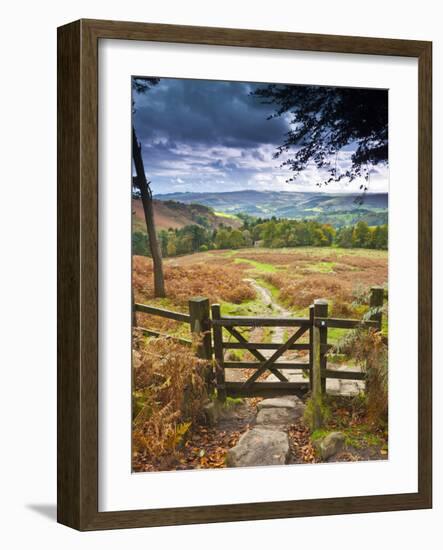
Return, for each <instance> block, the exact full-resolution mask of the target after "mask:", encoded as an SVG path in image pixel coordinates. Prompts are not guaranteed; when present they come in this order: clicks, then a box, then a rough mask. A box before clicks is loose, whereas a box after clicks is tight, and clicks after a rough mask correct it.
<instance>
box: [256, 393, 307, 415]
mask: <svg viewBox="0 0 443 550" xmlns="http://www.w3.org/2000/svg"><path fill="white" fill-rule="evenodd" d="M299 406H301V407H303V406H304V405H303V401H302V400H301V399H300V398H299V397H297V396H296V395H288V396H285V397H274V398H272V399H263V401H260V403H258V404H257V409H258V410H259V411H260V410H261V409H272V408H274V407H275V408H280V409H294V408H296V407H299Z"/></svg>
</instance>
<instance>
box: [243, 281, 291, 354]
mask: <svg viewBox="0 0 443 550" xmlns="http://www.w3.org/2000/svg"><path fill="white" fill-rule="evenodd" d="M244 280H245V281H246V282H248V283H249V284H250V285H251V286H252V287H253V288H254V290H255V291H256V293H257V295H258V296H259V297H260V299H261V301H262V302H263V305H264V308H263V312H269V311H271V312H272V314H274V315H275V316H279V317H290V315H291V312H290V311H289V310H288V309H285V308H284V307H283V306H281V305H280V304H278V303H277V302H276V301H275V299H274V297H273V296H272V293H271V292H270V290H268V289H267V288H266V287H264V286H262V285H260V284H259V283H258V282H257V281H256V280H255V279H244ZM284 335H285V328H284V327H275V328H273V329H272V337H271V342H272V343H273V344H281V343H283V338H284ZM274 351H275V350H263V351H262V355H264V356H265V357H266V358H268V357H270V356H271V355H272V354H273V353H274Z"/></svg>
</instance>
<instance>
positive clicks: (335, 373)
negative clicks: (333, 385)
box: [320, 369, 366, 380]
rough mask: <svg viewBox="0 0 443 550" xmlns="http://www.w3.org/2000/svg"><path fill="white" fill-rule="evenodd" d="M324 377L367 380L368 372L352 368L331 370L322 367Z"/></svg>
mask: <svg viewBox="0 0 443 550" xmlns="http://www.w3.org/2000/svg"><path fill="white" fill-rule="evenodd" d="M320 373H321V375H322V377H324V378H338V379H341V380H365V379H366V374H365V373H364V372H360V371H355V370H354V371H352V370H331V369H321V371H320Z"/></svg>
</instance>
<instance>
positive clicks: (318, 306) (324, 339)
mask: <svg viewBox="0 0 443 550" xmlns="http://www.w3.org/2000/svg"><path fill="white" fill-rule="evenodd" d="M314 304H315V317H325V318H326V317H327V316H328V302H327V301H326V300H315V301H314ZM327 344H328V325H327V324H325V326H324V327H320V369H321V372H322V371H324V370H326V367H327V364H326V363H327V357H326V355H327V350H326V346H327ZM321 391H322V393H325V392H326V378H325V377H323V376H322V377H321Z"/></svg>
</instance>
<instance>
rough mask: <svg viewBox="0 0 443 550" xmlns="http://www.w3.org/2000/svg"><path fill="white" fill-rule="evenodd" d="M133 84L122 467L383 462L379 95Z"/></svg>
mask: <svg viewBox="0 0 443 550" xmlns="http://www.w3.org/2000/svg"><path fill="white" fill-rule="evenodd" d="M131 86H132V297H133V319H132V325H133V329H132V349H133V360H132V367H131V368H132V380H133V387H132V471H133V472H155V471H172V470H190V469H208V468H209V469H211V468H233V467H248V466H272V465H274V466H275V465H288V466H289V465H291V466H292V467H297V465H299V464H312V467H315V464H318V463H322V462H352V461H369V460H386V459H387V458H388V183H389V167H388V90H385V89H368V88H346V87H328V86H316V85H297V84H285V83H256V82H226V81H209V80H193V79H178V78H177V79H175V78H163V77H157V76H134V77H132V82H131ZM128 190H129V187H128Z"/></svg>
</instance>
